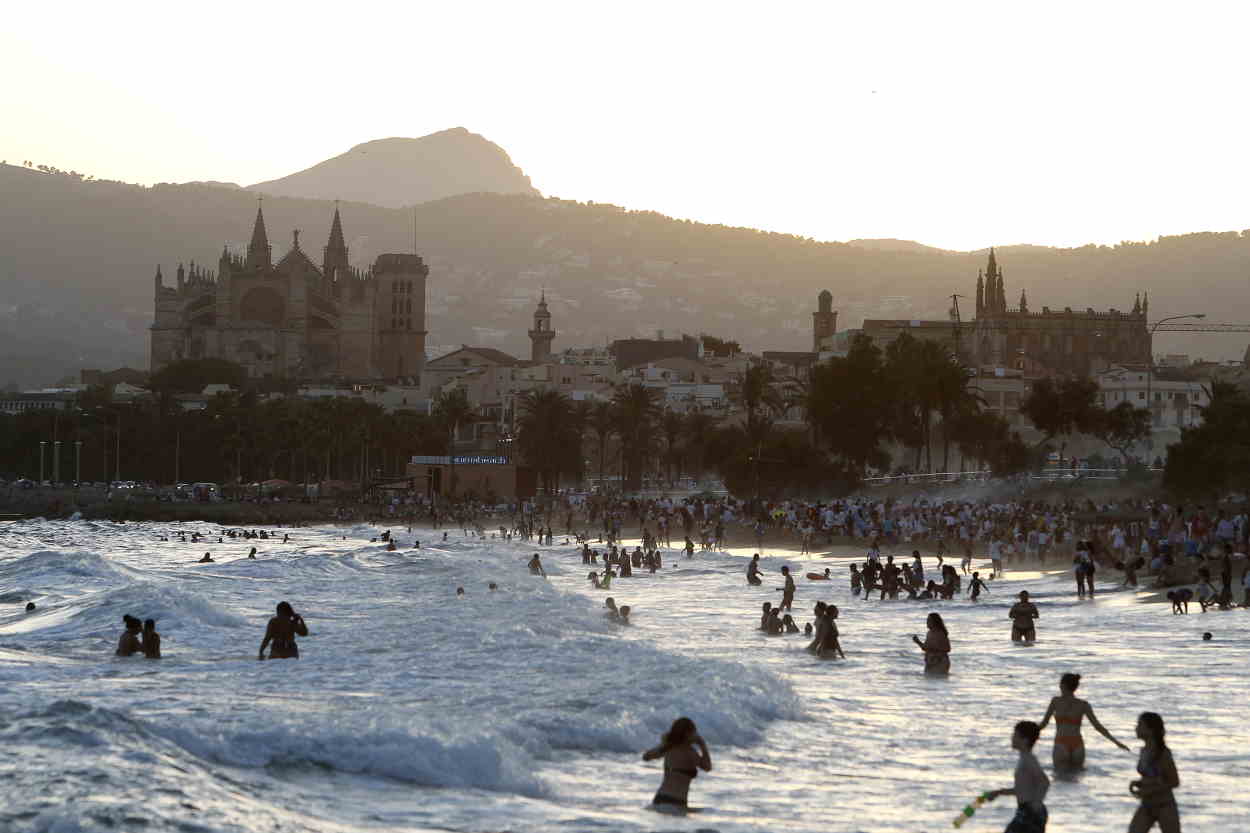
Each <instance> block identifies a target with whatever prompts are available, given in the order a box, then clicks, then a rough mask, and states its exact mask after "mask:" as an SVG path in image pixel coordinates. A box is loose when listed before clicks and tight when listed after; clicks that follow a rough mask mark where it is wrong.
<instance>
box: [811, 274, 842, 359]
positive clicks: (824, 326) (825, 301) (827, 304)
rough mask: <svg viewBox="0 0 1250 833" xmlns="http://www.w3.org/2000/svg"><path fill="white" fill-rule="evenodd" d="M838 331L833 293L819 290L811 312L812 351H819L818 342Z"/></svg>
mask: <svg viewBox="0 0 1250 833" xmlns="http://www.w3.org/2000/svg"><path fill="white" fill-rule="evenodd" d="M837 331H838V314H837V313H836V312H834V310H833V293H832V292H830V291H829V290H827V289H825V290H821V293H820V295H818V296H816V311H815V312H813V313H812V352H813V353H819V352H820V343H821V342H822V341H824V340H825V339H826V338H828V337H829V336H831V335H833V334H834V333H836V332H837Z"/></svg>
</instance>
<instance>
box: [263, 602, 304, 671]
mask: <svg viewBox="0 0 1250 833" xmlns="http://www.w3.org/2000/svg"><path fill="white" fill-rule="evenodd" d="M296 635H299V636H308V626H307V625H305V624H304V618H303V617H302V616H300V615H299V614H298V613H296V612H295V610H294V609H293V608H292V607H291V605H290V603H288V602H278V615H277V616H274V617H273V618H272V619H270V620H269V627H267V628H265V638H264V639H263V640H262V641H261V643H260V657H259V658H260V659H264V658H265V648H266V647H267V646H268V645H269V643H270V642H272V643H273V647H272V648H271V649H270V651H269V658H270V659H299V645H297V644H295V637H296Z"/></svg>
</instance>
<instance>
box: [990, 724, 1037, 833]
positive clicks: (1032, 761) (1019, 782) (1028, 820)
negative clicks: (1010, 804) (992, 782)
mask: <svg viewBox="0 0 1250 833" xmlns="http://www.w3.org/2000/svg"><path fill="white" fill-rule="evenodd" d="M1040 731H1041V730H1040V729H1039V728H1038V725H1037V724H1036V723H1034V722H1033V721H1031V720H1021V721H1020V722H1019V723H1017V724H1016V728H1015V731H1013V732H1012V733H1011V748H1012V749H1015V750H1016V751H1018V752H1019V753H1020V757H1019V760H1018V761H1017V762H1016V775H1015V783H1014V784H1013V785H1012V786H1011V787H1009V788H1007V789H1003V790H991V791H990V792H988V793H986V794H985V799H986V801H993V800H994V799H996V798H998V797H999V796H1004V795H1014V796H1015V797H1016V814H1015V816H1013V817H1012V819H1011V823H1010V824H1008V825H1007V829H1006V831H1004V833H1044V831H1045V830H1046V819H1047V816H1048V813H1047V812H1046V803H1045V802H1046V793H1047V791H1048V790H1050V779H1049V778H1047V777H1046V773H1045V772H1044V771H1043V770H1042V765H1041V763H1039V762H1038V760H1037V756H1036V755H1034V754H1033V745H1034V744H1035V743H1037V736H1038V734H1039V732H1040Z"/></svg>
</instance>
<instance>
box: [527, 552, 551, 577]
mask: <svg viewBox="0 0 1250 833" xmlns="http://www.w3.org/2000/svg"><path fill="white" fill-rule="evenodd" d="M529 568H530V575H532V576H542V577H543V578H546V577H547V571H546V570H544V569H543V563H542V561H540V560H539V558H538V553H534V557H533V558H531V559H530V562H529Z"/></svg>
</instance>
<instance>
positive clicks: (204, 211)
mask: <svg viewBox="0 0 1250 833" xmlns="http://www.w3.org/2000/svg"><path fill="white" fill-rule="evenodd" d="M341 208H342V215H343V226H344V231H345V232H346V235H347V242H348V245H349V247H350V248H351V256H352V260H353V261H354V262H355V263H356V264H358V265H362V266H364V265H368V264H369V263H371V262H372V260H373V258H374V257H375V256H376V255H378V254H379V253H382V252H387V251H410V250H411V247H412V239H413V217H414V213H415V216H416V226H417V248H418V250H419V251H420V252H421V254H422V255H424V256H425V257H426V259H427V261H428V262H429V264H430V268H431V271H430V279H429V290H428V297H429V305H428V308H429V321H428V328H429V331H430V333H429V337H428V343H429V345H430V346H431V349H434V348H435V347H436V346H439V345H458V344H460V343H473V344H480V345H484V346H491V347H498V348H501V349H504V350H508V351H511V352H513V353H516V354H522V355H524V354H525V353H527V351H528V342H527V340H526V336H525V331H526V329H527V328H528V326H529V324H530V314H531V313H532V311H533V307H534V303H535V302H536V300H537V298H538V294H539V292H540V291H541V290H542V289H543V288H545V289H546V291H547V300H548V302H549V304H550V307H551V312H552V315H553V316H554V318H553V324H554V327H555V329H556V330H557V332H558V335H557V338H556V342H555V347H556V349H557V350H559V349H562V348H564V347H566V346H570V345H586V344H602V343H603V342H604V341H605V340H607V339H611V338H621V337H627V336H639V335H649V334H651V333H653V332H654V331H655V330H657V329H663V330H665V331H667V332H668V333H677V332H680V331H686V332H698V331H707V332H711V333H714V334H720V335H725V336H731V337H733V338H735V339H737V340H739V341H740V342H741V343H742V345H743V346H744V347H745V348H747V349H750V350H761V349H778V350H794V349H807V348H808V346H809V345H810V332H811V329H810V328H811V320H812V319H811V311H812V310H813V309H814V308H815V301H816V295H817V293H818V292H819V291H820V290H821V289H825V288H828V289H829V290H830V291H832V292H833V296H834V306H835V308H836V309H838V310H840V312H841V315H840V317H839V325H840V326H841V327H848V326H851V327H854V326H859V323H860V321H861V320H862V319H863V318H865V317H870V318H931V317H944V316H945V315H946V310H947V308H948V306H949V296H950V295H951V293H953V292H958V293H960V294H962V295H964V296H965V300H964V301H963V302H962V303H963V304H964V305H965V307H964V308H965V309H967V308H968V305H970V304H971V303H972V302H971V298H972V296H973V294H974V292H975V284H976V275H977V269H978V268H980V267H981V266H982V265H983V264H984V260H985V253H984V252H975V253H973V252H949V251H942V250H938V249H930V248H928V247H916V248H915V249H912V248H911V247H906V248H905V249H903V250H899V248H897V247H893V248H892V247H884V248H874V249H867V248H861V247H859V246H852V245H849V244H845V243H820V242H816V241H813V240H809V239H804V238H799V237H792V236H787V235H781V234H769V233H764V232H759V231H754V230H751V229H740V228H729V227H725V226H713V225H703V224H699V223H693V222H689V221H683V220H674V219H671V218H668V217H664V216H662V215H660V214H656V213H653V212H630V211H625V210H623V209H621V208H617V207H615V206H610V205H602V204H581V203H575V202H569V201H564V200H558V199H544V198H542V197H538V196H531V195H523V194H511V195H505V194H482V193H478V194H466V195H460V196H455V197H448V198H445V199H441V200H436V201H433V202H427V203H423V204H421V205H419V206H417V207H416V209H415V212H414V210H413V209H408V210H402V209H392V208H383V207H379V206H376V205H368V204H364V203H343V204H342V206H341ZM255 212H256V197H255V195H254V194H251V193H249V192H247V191H244V190H239V189H235V188H230V187H219V186H210V185H157V186H154V187H151V188H146V187H140V186H135V185H127V184H123V183H118V182H107V181H83V180H81V179H79V178H76V177H73V176H67V175H58V174H48V173H42V172H38V171H33V170H29V169H26V168H19V167H15V166H11V165H0V386H3V385H4V384H5V383H8V382H10V381H12V382H18V383H21V384H32V383H36V382H43V381H49V380H51V379H55V378H57V377H58V376H59V375H61V374H63V373H77V371H78V369H79V368H80V367H104V368H112V367H116V366H119V365H123V364H125V365H130V366H133V367H146V364H147V341H146V338H147V332H146V330H147V327H148V326H149V325H150V323H151V316H152V276H153V274H154V273H155V271H156V266H157V264H161V265H162V266H163V267H164V270H165V274H166V275H167V276H170V275H171V274H172V272H173V271H174V269H175V268H176V267H177V264H178V263H179V262H180V261H181V262H189V261H191V260H195V261H196V262H198V263H201V264H207V265H209V266H210V268H211V267H213V266H214V265H215V264H216V261H217V258H218V256H219V255H220V253H221V249H222V245H223V244H224V243H225V244H229V245H231V246H232V247H234V248H243V247H245V246H246V242H247V239H248V237H249V235H250V233H251V226H252V218H253V217H254V216H255ZM332 212H333V203H332V202H328V201H319V200H310V199H292V198H272V199H267V200H266V201H265V216H266V219H267V221H268V226H269V236H270V240H271V241H272V242H273V245H274V251H275V255H276V256H281V254H283V253H285V251H286V250H287V248H288V247H289V245H290V240H291V230H292V229H294V228H299V229H301V230H302V234H303V237H302V240H303V241H304V245H305V248H306V250H308V251H313V252H319V250H320V247H321V245H323V243H324V241H325V237H326V235H327V233H328V227H329V221H330V216H331V214H332ZM998 255H999V263H1000V264H1001V265H1002V266H1003V269H1004V273H1005V276H1006V282H1007V291H1008V295H1009V297H1011V298H1012V299H1013V300H1014V299H1015V298H1017V297H1018V296H1019V293H1020V290H1021V289H1027V291H1028V296H1029V301H1030V304H1031V305H1032V306H1033V307H1034V308H1035V309H1040V308H1041V307H1042V306H1043V305H1049V306H1051V307H1056V308H1061V307H1064V306H1071V307H1073V308H1077V309H1080V308H1084V307H1086V306H1093V307H1099V308H1103V307H1110V306H1117V307H1119V308H1121V309H1128V308H1130V307H1131V306H1132V304H1133V294H1134V293H1135V292H1138V291H1144V290H1148V291H1149V292H1150V298H1151V310H1152V312H1153V313H1154V314H1155V316H1157V317H1162V316H1164V315H1170V314H1174V313H1184V312H1207V313H1209V315H1210V318H1211V319H1212V320H1216V321H1250V293H1248V292H1247V288H1248V287H1247V276H1248V275H1250V234H1243V233H1239V232H1224V233H1200V234H1190V235H1183V236H1178V237H1166V238H1162V239H1160V240H1158V241H1156V242H1153V243H1140V244H1138V243H1134V244H1123V245H1119V246H1114V247H1105V246H1101V247H1100V246H1085V247H1081V248H1076V249H1048V248H1042V247H1037V246H1020V247H1013V246H1008V247H1004V248H1000V249H999V250H998ZM966 314H967V313H966ZM1248 340H1250V338H1248V337H1247V336H1245V335H1239V336H1210V337H1203V336H1170V337H1169V340H1168V341H1167V342H1166V345H1165V347H1164V348H1163V349H1166V350H1167V351H1168V352H1179V351H1185V352H1189V353H1191V354H1194V355H1201V356H1206V357H1208V358H1217V357H1227V358H1240V357H1241V356H1242V354H1243V352H1244V350H1245V346H1246V342H1247V341H1248Z"/></svg>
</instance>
